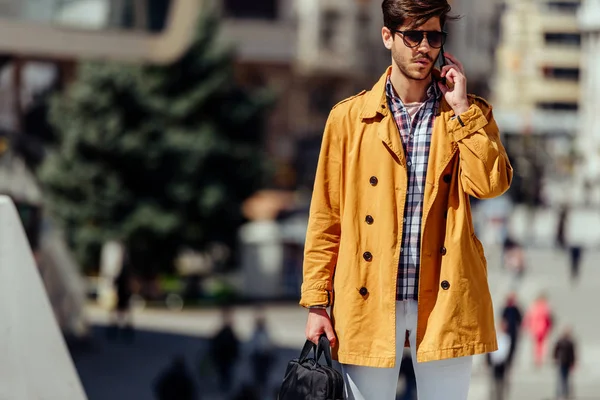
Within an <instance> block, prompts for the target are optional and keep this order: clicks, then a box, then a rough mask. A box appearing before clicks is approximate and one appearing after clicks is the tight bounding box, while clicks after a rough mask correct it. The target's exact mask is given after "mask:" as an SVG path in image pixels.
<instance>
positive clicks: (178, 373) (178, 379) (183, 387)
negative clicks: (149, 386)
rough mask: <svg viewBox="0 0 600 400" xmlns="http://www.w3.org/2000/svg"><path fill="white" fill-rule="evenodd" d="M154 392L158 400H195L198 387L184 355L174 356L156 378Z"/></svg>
mask: <svg viewBox="0 0 600 400" xmlns="http://www.w3.org/2000/svg"><path fill="white" fill-rule="evenodd" d="M154 393H155V395H156V398H157V399H158V400H194V399H197V397H196V388H195V386H194V381H193V380H192V377H191V374H190V372H189V371H188V368H187V366H186V364H185V359H184V358H183V356H176V357H174V358H173V361H172V363H171V365H170V366H169V367H168V368H167V369H166V370H165V371H164V372H163V373H161V374H160V375H159V376H158V378H157V379H156V382H155V385H154Z"/></svg>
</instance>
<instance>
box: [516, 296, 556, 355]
mask: <svg viewBox="0 0 600 400" xmlns="http://www.w3.org/2000/svg"><path fill="white" fill-rule="evenodd" d="M552 322H553V321H552V312H551V310H550V305H549V304H548V300H547V298H546V295H545V294H543V293H542V294H541V295H540V296H539V297H538V298H537V300H536V301H535V302H534V303H533V304H532V305H531V307H530V308H529V310H528V311H527V314H526V315H525V320H524V321H523V327H524V328H525V329H526V330H527V331H528V332H529V334H530V335H531V337H532V339H533V341H534V360H535V365H536V366H537V367H540V366H541V365H542V364H543V363H544V356H545V354H546V343H547V341H548V335H549V334H550V331H551V330H552Z"/></svg>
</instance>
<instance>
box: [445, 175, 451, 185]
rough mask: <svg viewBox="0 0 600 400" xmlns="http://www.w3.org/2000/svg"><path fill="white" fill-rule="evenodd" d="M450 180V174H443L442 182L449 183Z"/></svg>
mask: <svg viewBox="0 0 600 400" xmlns="http://www.w3.org/2000/svg"><path fill="white" fill-rule="evenodd" d="M451 180H452V175H450V174H446V175H444V182H446V183H450V181H451Z"/></svg>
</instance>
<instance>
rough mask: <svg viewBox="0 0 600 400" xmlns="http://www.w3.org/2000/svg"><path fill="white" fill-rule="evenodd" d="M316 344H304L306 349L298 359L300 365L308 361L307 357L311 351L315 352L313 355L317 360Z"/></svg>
mask: <svg viewBox="0 0 600 400" xmlns="http://www.w3.org/2000/svg"><path fill="white" fill-rule="evenodd" d="M315 347H316V346H315V344H314V343H313V342H311V341H310V340H307V341H306V343H304V347H303V348H302V352H301V353H300V358H299V359H298V361H299V362H300V363H303V362H304V361H306V357H308V353H310V351H311V350H313V355H314V356H315V360H316V359H317V358H316V349H315Z"/></svg>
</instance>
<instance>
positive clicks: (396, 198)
mask: <svg viewBox="0 0 600 400" xmlns="http://www.w3.org/2000/svg"><path fill="white" fill-rule="evenodd" d="M388 74H389V69H388V71H387V72H386V73H385V74H384V75H383V76H382V77H381V79H380V80H379V82H377V84H375V86H374V87H373V89H371V90H370V91H368V92H367V91H363V92H362V93H359V94H358V95H356V96H354V97H352V98H349V99H346V100H344V101H342V102H341V103H339V104H338V105H336V106H335V107H334V108H333V110H332V111H331V114H330V115H329V119H328V121H327V124H326V127H325V133H324V136H323V143H322V147H321V154H320V156H319V162H318V167H317V174H316V179H315V186H314V192H313V197H312V203H311V209H310V217H309V225H308V232H307V237H306V246H305V254H304V267H303V269H304V271H303V275H304V279H303V283H302V296H301V300H300V304H301V305H302V306H304V307H309V306H313V305H331V306H332V309H331V317H332V321H333V324H334V329H335V332H336V335H337V339H338V345H337V346H336V348H334V349H333V350H334V356H335V357H336V358H337V359H338V360H339V361H340V362H341V363H345V364H356V365H364V366H371V367H392V366H394V363H395V359H396V345H395V343H396V339H395V332H396V329H395V328H396V321H395V316H396V309H395V308H396V278H397V275H398V260H399V255H400V254H399V250H400V246H399V243H400V238H401V237H402V220H403V213H404V203H405V197H406V190H407V174H406V162H405V156H404V150H403V147H402V143H401V138H400V135H399V133H398V129H397V127H396V124H395V121H394V118H393V116H392V115H391V112H390V111H389V109H388V106H387V101H386V95H385V82H386V77H387V75H388ZM469 102H470V107H469V110H468V111H466V112H464V113H463V114H461V116H460V118H461V120H462V121H463V123H464V125H465V126H464V127H463V126H461V125H460V123H459V121H458V120H457V119H451V117H453V116H454V111H452V109H451V107H450V106H449V105H448V103H447V102H446V101H445V100H444V99H442V100H441V104H440V107H439V112H438V115H437V116H436V117H435V121H434V125H433V132H432V140H431V150H430V154H429V165H428V170H427V178H426V183H425V186H426V187H425V198H424V203H423V204H424V208H423V219H422V240H421V267H420V275H419V302H418V303H419V307H418V312H419V317H418V325H417V335H416V337H417V360H418V361H419V362H426V361H433V360H441V359H445V358H453V357H462V356H468V355H474V354H481V353H487V352H491V351H495V350H496V349H497V342H496V330H495V326H494V312H493V308H492V300H491V296H490V292H489V287H488V282H487V263H486V260H485V257H484V252H483V247H482V245H481V242H479V240H478V239H477V237H476V236H475V233H474V229H473V222H472V219H471V207H470V203H469V196H473V197H476V198H480V199H483V198H491V197H496V196H499V195H501V194H502V193H504V192H505V191H506V190H507V189H508V187H509V186H510V182H511V180H512V175H513V171H512V167H511V165H510V162H509V160H508V157H507V155H506V151H505V150H504V147H503V146H502V144H501V142H500V139H499V132H498V126H497V125H496V122H495V121H494V118H493V116H492V108H491V106H490V105H489V104H487V103H486V102H485V101H484V100H482V99H480V98H478V97H475V96H471V95H469ZM367 216H370V218H367ZM371 218H372V219H371ZM367 220H368V222H367ZM365 252H369V253H371V255H372V256H371V257H368V256H367V257H364V253H365ZM367 259H370V261H367Z"/></svg>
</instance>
